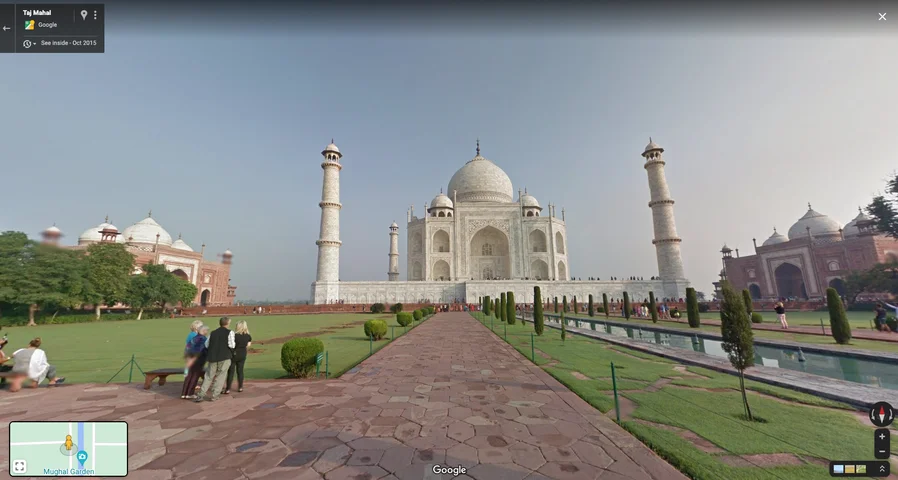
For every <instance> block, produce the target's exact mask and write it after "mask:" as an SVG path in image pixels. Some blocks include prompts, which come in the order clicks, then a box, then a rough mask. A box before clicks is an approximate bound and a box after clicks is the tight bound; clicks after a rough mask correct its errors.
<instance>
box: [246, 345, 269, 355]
mask: <svg viewBox="0 0 898 480" xmlns="http://www.w3.org/2000/svg"><path fill="white" fill-rule="evenodd" d="M264 351H265V350H260V349H258V348H252V347H250V348H247V349H246V353H247V354H249V355H253V354H255V353H262V352H264Z"/></svg>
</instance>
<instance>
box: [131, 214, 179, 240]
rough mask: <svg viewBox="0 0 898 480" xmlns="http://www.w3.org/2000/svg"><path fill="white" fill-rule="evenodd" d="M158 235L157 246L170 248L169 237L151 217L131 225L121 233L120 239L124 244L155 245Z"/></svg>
mask: <svg viewBox="0 0 898 480" xmlns="http://www.w3.org/2000/svg"><path fill="white" fill-rule="evenodd" d="M157 233H158V234H159V245H165V246H168V247H170V246H171V244H172V240H171V235H169V234H168V232H166V231H165V229H164V228H162V225H159V224H158V223H156V220H153V217H147V218H144V219H143V220H141V221H139V222H137V223H135V224H134V225H131V226H130V227H128V228H126V229H125V231H124V232H122V234H121V237H122V238H123V239H124V241H126V242H132V243H152V244H155V243H156V234H157Z"/></svg>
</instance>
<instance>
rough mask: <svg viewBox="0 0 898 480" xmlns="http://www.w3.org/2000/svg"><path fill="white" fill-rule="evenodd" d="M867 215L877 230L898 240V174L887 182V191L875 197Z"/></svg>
mask: <svg viewBox="0 0 898 480" xmlns="http://www.w3.org/2000/svg"><path fill="white" fill-rule="evenodd" d="M867 213H868V214H869V215H870V216H871V217H873V220H874V221H875V222H876V229H877V230H879V231H880V232H881V233H883V234H885V235H888V236H890V237H892V238H898V174H895V175H894V176H893V177H892V178H891V179H889V180H888V181H887V182H886V191H885V193H883V194H881V195H877V196H875V197H873V201H872V202H870V204H869V205H867Z"/></svg>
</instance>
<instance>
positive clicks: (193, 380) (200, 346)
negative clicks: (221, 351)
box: [181, 325, 209, 399]
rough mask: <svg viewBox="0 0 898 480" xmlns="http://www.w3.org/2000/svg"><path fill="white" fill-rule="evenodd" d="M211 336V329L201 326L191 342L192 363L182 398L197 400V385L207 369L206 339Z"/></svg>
mask: <svg viewBox="0 0 898 480" xmlns="http://www.w3.org/2000/svg"><path fill="white" fill-rule="evenodd" d="M208 336H209V327H207V326H206V325H200V327H199V328H198V329H197V334H196V336H194V337H193V338H192V339H191V340H190V344H189V345H188V347H187V352H186V354H187V356H188V358H190V359H191V360H192V361H191V362H190V367H189V369H188V370H187V375H185V376H184V386H182V387H181V398H182V399H187V398H195V397H196V384H197V383H199V381H200V376H202V375H204V369H205V367H206V352H207V350H206V338H207V337H208Z"/></svg>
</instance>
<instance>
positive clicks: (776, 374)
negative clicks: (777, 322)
mask: <svg viewBox="0 0 898 480" xmlns="http://www.w3.org/2000/svg"><path fill="white" fill-rule="evenodd" d="M529 323H530V324H531V325H532V324H533V322H532V321H531V322H529ZM545 326H546V327H550V328H553V329H555V330H560V329H561V326H560V324H558V323H556V322H545ZM567 332H568V334H575V335H580V336H584V337H588V338H592V339H595V340H601V341H604V342H607V343H611V344H613V345H619V346H622V347H626V348H630V349H633V350H637V351H640V352H643V353H648V354H651V355H656V356H659V357H663V358H667V359H670V360H675V361H677V362H680V363H683V364H687V365H695V366H698V367H704V368H707V369H710V370H715V371H717V372H721V373H727V374H730V375H734V376H735V375H737V374H738V372H737V371H736V370H735V369H734V368H733V367H732V366H731V365H730V362H729V361H728V360H726V359H724V358H717V357H712V356H710V355H707V354H704V353H699V352H691V351H688V350H683V349H679V348H675V347H668V346H665V345H656V344H653V343H646V342H641V341H638V340H633V339H631V338H627V337H620V336H616V335H611V334H607V333H604V332H597V331H594V330H588V329H585V328H580V327H572V326H568V327H567ZM745 378H747V379H750V380H755V381H758V382H762V383H767V384H769V385H774V386H777V387H782V388H788V389H791V390H795V391H798V392H802V393H807V394H810V395H815V396H818V397H821V398H826V399H829V400H835V401H837V402H842V403H847V404H849V405H851V406H854V407H856V408H858V409H861V410H866V409H869V408H870V407H871V406H873V404H874V403H876V402H882V401H885V402H889V403H891V404H892V405H896V404H898V391H895V390H889V389H886V388H879V387H872V386H869V385H864V384H861V383H855V382H848V381H844V380H837V379H834V378H828V377H823V376H820V375H814V374H811V373H803V372H794V371H792V370H786V369H782V368H773V367H765V366H755V367H751V368H749V369H747V370H746V371H745Z"/></svg>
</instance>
